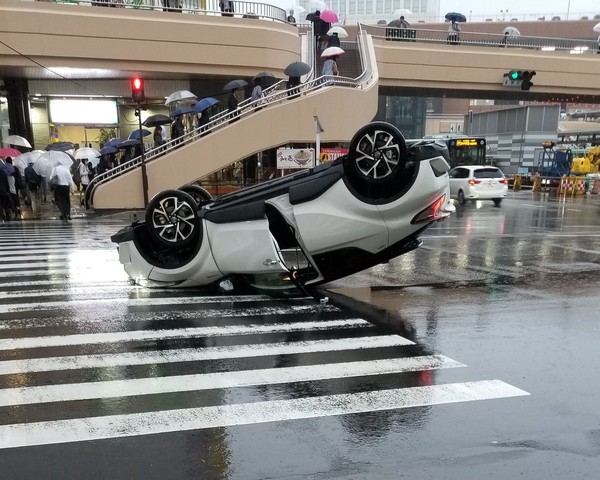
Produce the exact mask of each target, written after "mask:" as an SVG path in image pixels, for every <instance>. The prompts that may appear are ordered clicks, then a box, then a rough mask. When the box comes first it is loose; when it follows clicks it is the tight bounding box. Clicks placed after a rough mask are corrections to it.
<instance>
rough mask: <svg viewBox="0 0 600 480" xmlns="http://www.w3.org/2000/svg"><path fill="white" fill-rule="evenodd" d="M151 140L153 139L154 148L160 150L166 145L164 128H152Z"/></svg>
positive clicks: (159, 126)
mask: <svg viewBox="0 0 600 480" xmlns="http://www.w3.org/2000/svg"><path fill="white" fill-rule="evenodd" d="M152 138H153V139H154V148H160V147H162V146H163V145H164V144H165V143H167V130H166V129H165V127H163V126H162V125H156V127H154V134H153V135H152Z"/></svg>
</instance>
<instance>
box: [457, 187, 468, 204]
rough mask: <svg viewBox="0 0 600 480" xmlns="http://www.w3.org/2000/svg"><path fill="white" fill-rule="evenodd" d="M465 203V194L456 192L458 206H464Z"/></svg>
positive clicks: (460, 191)
mask: <svg viewBox="0 0 600 480" xmlns="http://www.w3.org/2000/svg"><path fill="white" fill-rule="evenodd" d="M466 202H467V199H466V198H465V192H463V191H462V190H459V191H458V204H459V205H464V204H465V203H466Z"/></svg>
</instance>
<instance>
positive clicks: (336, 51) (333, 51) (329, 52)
mask: <svg viewBox="0 0 600 480" xmlns="http://www.w3.org/2000/svg"><path fill="white" fill-rule="evenodd" d="M343 53H346V52H344V50H342V49H341V48H340V47H327V48H326V49H325V50H323V53H321V58H326V57H337V56H338V55H341V54H343Z"/></svg>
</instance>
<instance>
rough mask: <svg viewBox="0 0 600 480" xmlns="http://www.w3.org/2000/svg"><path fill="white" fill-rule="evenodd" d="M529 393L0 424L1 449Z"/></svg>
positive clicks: (487, 385) (323, 401) (360, 396)
mask: <svg viewBox="0 0 600 480" xmlns="http://www.w3.org/2000/svg"><path fill="white" fill-rule="evenodd" d="M524 395H529V394H528V393H527V392H525V391H523V390H521V389H518V388H516V387H513V386H511V385H508V384H506V383H504V382H502V381H500V380H482V381H476V382H466V383H450V384H443V385H431V386H424V387H412V388H401V389H394V390H376V391H369V392H361V393H351V394H341V395H325V396H321V397H310V398H294V399H289V400H272V401H265V402H255V403H240V404H231V405H221V406H212V407H200V408H185V409H178V410H166V411H159V412H146V413H134V414H125V415H110V416H104V417H89V418H76V419H70V420H53V421H46V422H35V423H20V424H12V425H3V426H0V438H1V439H2V442H1V443H0V448H4V449H6V448H17V447H28V446H34V445H51V444H61V443H71V442H82V441H91V440H101V439H108V438H124V437H133V436H138V435H152V434H161V433H169V432H182V431H190V430H200V429H207V428H223V427H230V426H238V425H253V424H259V423H270V422H281V421H289V420H299V419H306V418H321V417H330V416H334V415H347V414H355V413H364V412H377V411H384V410H396V409H401V408H411V407H420V406H431V405H440V404H447V403H458V402H470V401H476V400H491V399H498V398H507V397H516V396H524Z"/></svg>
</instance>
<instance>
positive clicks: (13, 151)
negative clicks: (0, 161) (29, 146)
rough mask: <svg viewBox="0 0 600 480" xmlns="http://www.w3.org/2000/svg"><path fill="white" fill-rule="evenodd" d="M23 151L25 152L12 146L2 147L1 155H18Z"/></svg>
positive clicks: (0, 149)
mask: <svg viewBox="0 0 600 480" xmlns="http://www.w3.org/2000/svg"><path fill="white" fill-rule="evenodd" d="M21 153H23V152H19V151H18V150H17V149H16V148H10V147H5V148H0V157H2V158H6V157H12V158H14V157H18V156H19V155H21Z"/></svg>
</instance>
